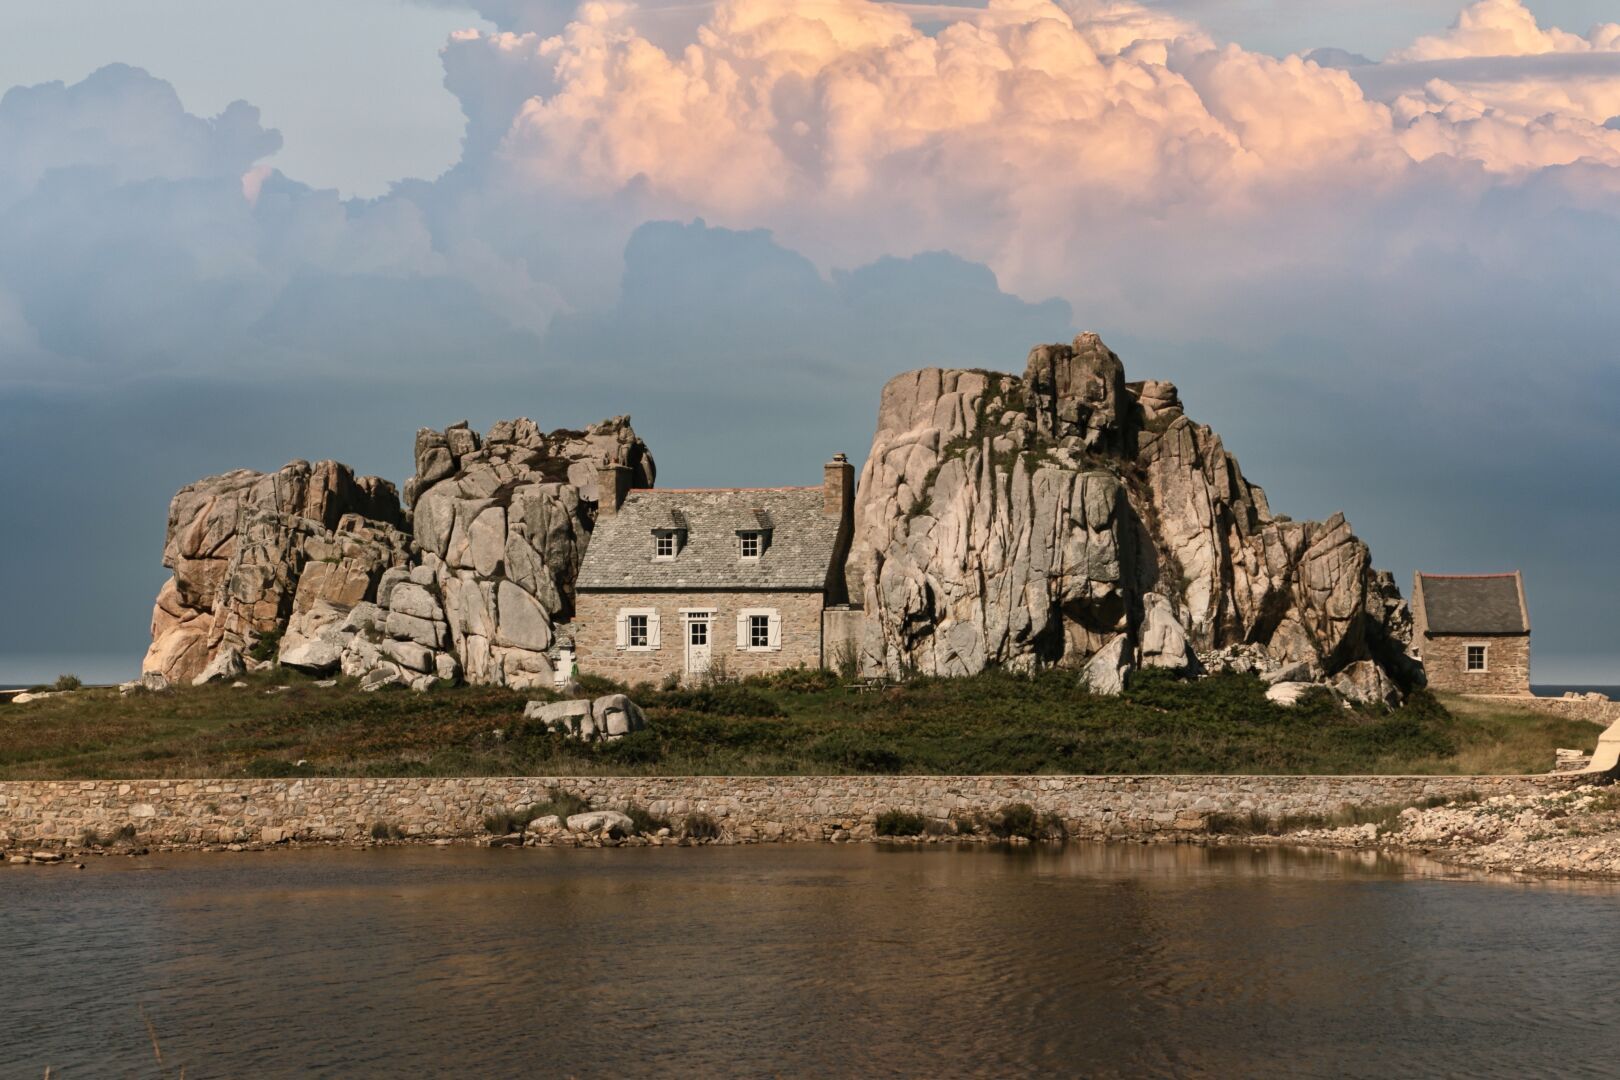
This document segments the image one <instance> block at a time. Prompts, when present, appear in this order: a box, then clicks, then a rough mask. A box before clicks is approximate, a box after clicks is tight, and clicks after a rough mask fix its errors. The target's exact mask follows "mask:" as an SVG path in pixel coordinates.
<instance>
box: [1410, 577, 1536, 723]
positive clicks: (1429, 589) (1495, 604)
mask: <svg viewBox="0 0 1620 1080" xmlns="http://www.w3.org/2000/svg"><path fill="white" fill-rule="evenodd" d="M1412 649H1413V652H1414V653H1415V654H1416V655H1417V658H1418V659H1419V660H1422V661H1423V670H1424V673H1425V674H1426V675H1427V677H1428V681H1429V688H1430V689H1431V690H1441V691H1445V692H1449V693H1456V694H1528V693H1530V612H1529V609H1528V608H1527V607H1526V606H1525V603H1524V579H1523V577H1522V576H1521V575H1520V574H1519V572H1518V571H1517V570H1515V571H1513V573H1511V574H1425V573H1422V572H1421V571H1419V572H1418V573H1416V574H1414V575H1413V581H1412Z"/></svg>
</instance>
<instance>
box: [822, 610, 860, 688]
mask: <svg viewBox="0 0 1620 1080" xmlns="http://www.w3.org/2000/svg"><path fill="white" fill-rule="evenodd" d="M865 633H866V612H865V611H862V610H861V609H860V608H858V607H851V606H850V605H847V604H841V605H839V606H837V607H830V608H828V609H826V610H825V611H823V612H822V613H821V641H822V645H821V648H822V653H823V655H824V656H826V658H827V659H826V665H827V667H829V668H832V669H833V670H834V671H838V670H840V669H841V667H843V666H844V665H846V664H847V665H850V666H857V665H859V663H860V652H861V639H862V637H863V636H864V635H865Z"/></svg>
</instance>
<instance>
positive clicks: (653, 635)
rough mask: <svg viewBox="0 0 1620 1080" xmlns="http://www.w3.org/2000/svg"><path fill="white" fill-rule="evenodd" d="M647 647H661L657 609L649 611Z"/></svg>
mask: <svg viewBox="0 0 1620 1080" xmlns="http://www.w3.org/2000/svg"><path fill="white" fill-rule="evenodd" d="M647 647H648V648H649V649H656V648H659V647H660V635H659V632H658V612H656V611H649V612H648V613H647Z"/></svg>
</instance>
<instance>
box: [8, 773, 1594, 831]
mask: <svg viewBox="0 0 1620 1080" xmlns="http://www.w3.org/2000/svg"><path fill="white" fill-rule="evenodd" d="M1571 783H1573V781H1571V780H1569V779H1567V778H1563V777H1558V776H1502V777H1497V776H759V777H736V776H646V777H632V776H563V777H460V778H439V779H434V778H420V777H410V778H398V779H337V778H321V779H294V780H122V781H120V780H69V781H43V780H41V781H9V782H0V843H48V842H51V841H72V840H76V839H77V838H78V837H79V836H80V835H81V834H82V833H83V832H84V831H85V830H86V829H94V830H96V831H97V832H101V833H106V832H109V831H112V830H116V829H119V828H121V827H123V826H125V825H133V826H134V827H135V830H136V834H137V837H138V838H139V840H140V841H142V842H145V843H234V842H269V843H275V842H279V841H283V840H293V839H302V840H339V841H341V840H351V841H358V840H363V839H365V838H366V837H367V836H369V835H370V830H371V827H372V826H373V825H374V824H378V823H382V824H387V825H392V826H394V827H396V828H398V829H400V830H402V831H403V832H404V833H405V834H406V835H407V836H414V837H455V836H467V835H475V834H479V833H482V832H483V819H484V815H485V814H487V813H489V812H490V811H493V810H497V809H507V808H518V807H523V806H527V805H530V804H532V803H535V802H539V801H542V800H544V799H545V798H546V793H547V791H548V789H550V788H554V787H556V788H563V789H565V790H567V791H571V792H574V793H576V794H578V795H581V796H583V797H585V798H588V799H589V800H590V803H591V805H592V807H593V808H596V809H614V808H622V807H625V806H627V805H629V804H631V803H635V804H638V805H640V806H644V807H646V808H648V809H649V810H651V811H652V812H653V813H655V814H661V815H665V816H668V817H670V818H672V819H675V820H677V821H678V820H679V819H680V818H682V817H683V816H685V815H686V814H690V813H695V812H700V811H701V812H703V813H707V814H709V815H711V816H712V817H714V818H715V819H716V821H718V822H719V824H720V825H721V827H722V829H723V830H724V831H725V833H726V834H727V835H729V836H731V837H732V838H734V839H741V840H748V839H758V840H821V839H827V838H830V837H831V836H832V835H833V834H834V833H835V832H837V831H840V830H842V831H844V832H847V833H848V834H850V835H851V836H853V837H856V838H860V837H864V836H870V835H871V834H872V825H873V823H874V821H875V819H876V817H877V815H878V814H880V813H882V812H883V811H885V810H890V809H897V810H905V811H909V812H913V813H920V814H923V815H926V816H928V817H930V818H935V819H941V820H943V819H946V818H950V817H953V816H963V815H972V814H977V813H990V812H994V811H996V810H999V809H1001V808H1002V807H1005V806H1006V805H1007V804H1009V803H1014V802H1025V803H1029V804H1030V805H1031V806H1033V807H1035V809H1037V810H1039V811H1041V812H1043V813H1049V814H1056V815H1058V816H1059V817H1061V818H1062V819H1063V820H1064V822H1065V824H1066V826H1067V828H1068V829H1069V831H1070V832H1071V833H1072V834H1073V835H1076V836H1087V837H1122V838H1123V837H1132V836H1148V835H1153V834H1164V833H1171V834H1173V833H1175V832H1177V831H1186V830H1195V829H1198V828H1200V827H1201V826H1202V825H1203V823H1204V822H1205V820H1206V819H1207V818H1208V816H1209V815H1210V814H1212V813H1215V812H1217V811H1222V812H1227V813H1244V812H1247V811H1250V810H1256V811H1261V812H1264V813H1267V814H1272V815H1277V814H1328V813H1332V812H1334V811H1337V810H1340V809H1342V808H1343V807H1345V806H1348V805H1375V804H1389V803H1412V802H1416V801H1418V800H1421V799H1425V798H1429V797H1433V796H1455V795H1460V794H1463V793H1464V792H1468V791H1475V792H1478V793H1479V794H1481V795H1482V796H1485V797H1490V796H1493V795H1506V794H1514V795H1524V794H1531V793H1535V792H1543V791H1553V790H1558V789H1560V788H1561V787H1562V786H1564V785H1568V784H1571Z"/></svg>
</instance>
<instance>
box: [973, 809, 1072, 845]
mask: <svg viewBox="0 0 1620 1080" xmlns="http://www.w3.org/2000/svg"><path fill="white" fill-rule="evenodd" d="M986 824H988V825H989V827H990V831H991V832H993V833H995V834H996V835H997V836H999V837H1001V838H1002V839H1004V840H1010V839H1012V838H1013V837H1015V836H1016V837H1022V838H1023V839H1025V840H1055V839H1060V838H1062V837H1063V835H1064V830H1063V823H1062V822H1061V821H1059V820H1058V819H1057V818H1056V817H1053V816H1051V815H1049V814H1042V813H1040V812H1038V811H1037V810H1036V809H1035V808H1034V807H1033V806H1031V805H1029V803H1022V802H1019V803H1009V804H1008V805H1006V806H1004V807H1002V808H1001V809H1000V810H998V811H997V812H996V813H995V814H993V815H991V817H990V819H989V821H988V822H987V823H986Z"/></svg>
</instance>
